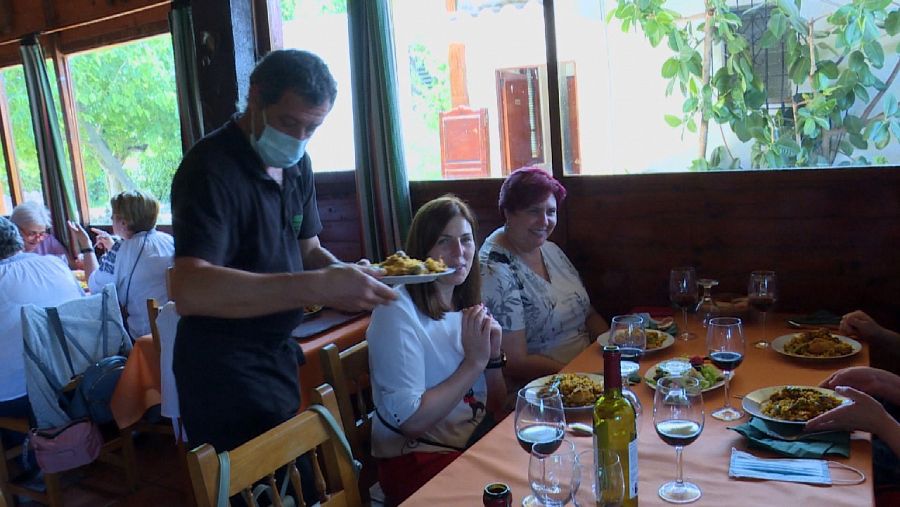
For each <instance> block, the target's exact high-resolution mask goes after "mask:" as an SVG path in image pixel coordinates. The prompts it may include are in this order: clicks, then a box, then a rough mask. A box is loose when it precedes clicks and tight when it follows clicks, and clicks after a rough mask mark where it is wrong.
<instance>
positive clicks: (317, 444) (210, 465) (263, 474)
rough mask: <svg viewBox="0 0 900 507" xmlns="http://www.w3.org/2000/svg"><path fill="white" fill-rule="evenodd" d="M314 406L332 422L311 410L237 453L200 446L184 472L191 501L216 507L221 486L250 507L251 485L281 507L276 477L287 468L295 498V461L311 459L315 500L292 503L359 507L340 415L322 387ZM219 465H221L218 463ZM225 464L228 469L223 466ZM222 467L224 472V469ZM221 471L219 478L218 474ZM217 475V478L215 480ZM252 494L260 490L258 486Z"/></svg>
mask: <svg viewBox="0 0 900 507" xmlns="http://www.w3.org/2000/svg"><path fill="white" fill-rule="evenodd" d="M316 393H317V394H316V396H315V397H314V401H315V402H317V403H318V404H319V405H315V406H324V408H325V409H327V410H326V411H327V412H328V413H329V414H331V417H332V418H333V421H332V424H334V427H333V426H332V425H331V424H330V423H329V422H328V420H327V419H326V417H325V416H324V415H322V414H321V413H319V412H318V411H316V409H315V408H313V407H311V408H309V409H307V410H304V411H303V412H301V413H300V414H298V415H296V416H294V417H292V418H291V419H288V420H287V421H285V422H283V423H281V424H280V425H278V426H276V427H275V428H272V429H271V430H269V431H267V432H265V433H263V434H262V435H260V436H258V437H256V438H253V439H252V440H250V441H248V442H246V443H244V444H242V445H240V446H239V447H237V448H236V449H234V450H232V451H230V452H227V453H222V454H223V455H227V458H223V456H220V455H218V454H217V452H216V449H215V448H213V447H212V446H211V445H209V444H203V445H201V446H200V447H198V448H196V449H194V450H193V451H191V452H190V453H189V454H188V467H189V469H190V473H191V482H192V483H193V486H194V496H195V498H196V499H197V505H199V506H200V507H214V506H216V505H217V502H218V496H219V489H220V484H221V486H222V490H223V491H222V493H223V494H224V495H227V497H231V496H234V495H237V494H241V495H242V497H243V498H244V500H245V502H246V503H247V505H252V506H255V505H257V504H256V501H255V499H254V498H255V496H254V494H253V492H252V491H251V488H254V485H256V484H257V483H262V484H263V488H264V489H265V487H264V486H265V485H268V487H269V488H268V494H269V495H270V496H271V497H272V498H273V505H282V503H281V502H282V498H281V495H280V493H279V491H280V490H281V488H279V487H278V486H279V485H278V484H276V479H275V474H276V473H277V472H278V471H279V470H281V469H283V468H284V467H286V466H287V469H288V474H287V475H288V477H287V478H286V479H285V480H290V482H291V485H292V486H293V487H294V491H295V492H297V493H295V494H297V495H298V496H300V493H299V491H301V490H302V488H301V486H300V473H299V472H298V470H297V467H296V465H295V463H294V462H295V460H296V459H297V458H298V457H300V456H302V455H304V454H306V453H312V456H311V458H312V463H313V470H314V473H315V483H316V486H317V490H318V492H319V496H320V498H311V499H304V498H302V496H301V497H300V498H297V499H296V505H299V506H305V505H313V504H315V503H316V502H320V503H319V505H322V506H345V505H346V506H353V507H356V506H360V505H362V501H361V500H360V496H359V489H358V487H357V483H356V471H355V465H354V463H353V460H352V458H353V457H352V456H351V455H350V453H349V447H345V443H342V442H341V438H342V432H341V430H340V424H341V423H340V420H341V419H340V412H339V411H338V408H337V401H336V400H335V398H334V391H333V390H332V389H331V386H329V385H327V384H324V385H322V386H319V387H318V388H317V389H316ZM223 460H224V461H223ZM224 463H227V465H224ZM226 467H227V469H226ZM223 470H224V473H222V472H223ZM220 475H221V477H220ZM255 489H257V490H258V489H259V486H257V487H256V488H255Z"/></svg>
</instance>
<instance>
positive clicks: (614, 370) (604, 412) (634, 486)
mask: <svg viewBox="0 0 900 507" xmlns="http://www.w3.org/2000/svg"><path fill="white" fill-rule="evenodd" d="M621 359H622V357H621V354H620V352H619V347H617V346H615V345H607V346H606V347H603V394H602V395H601V396H600V398H598V399H597V403H596V404H595V405H594V448H595V449H597V450H607V449H608V450H611V451H615V452H616V454H618V455H619V460H620V462H621V463H622V475H624V478H625V501H624V503H622V505H623V506H624V507H636V506H637V504H638V445H637V425H636V420H637V418H636V416H635V412H634V407H633V406H632V405H631V402H629V401H628V400H627V399H625V397H624V396H622V370H621V365H620V363H621ZM595 455H599V453H595ZM597 505H600V503H598V504H597Z"/></svg>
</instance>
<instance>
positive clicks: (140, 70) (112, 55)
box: [68, 34, 182, 224]
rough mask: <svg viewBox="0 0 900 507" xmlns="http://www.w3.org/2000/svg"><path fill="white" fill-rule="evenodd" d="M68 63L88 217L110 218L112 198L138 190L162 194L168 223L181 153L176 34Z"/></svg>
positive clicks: (86, 54) (94, 220)
mask: <svg viewBox="0 0 900 507" xmlns="http://www.w3.org/2000/svg"><path fill="white" fill-rule="evenodd" d="M68 62H69V68H70V71H71V76H72V88H73V95H74V99H75V104H76V119H77V123H78V129H79V138H80V142H81V146H80V155H81V157H82V161H83V168H84V179H85V185H86V187H87V197H88V205H89V208H90V213H89V215H90V222H91V223H99V224H109V223H111V217H110V215H109V213H110V210H109V199H110V197H112V196H113V195H115V194H117V193H119V192H121V191H123V190H128V189H132V188H136V189H140V190H143V191H146V192H149V193H150V194H152V195H153V196H154V197H156V198H157V199H159V201H160V205H161V206H160V208H161V209H160V217H159V223H162V224H168V223H171V207H170V200H169V191H170V186H171V184H172V176H173V175H174V174H175V170H176V169H177V168H178V164H179V163H180V162H181V157H182V151H181V150H182V148H181V137H180V132H181V130H180V125H179V121H178V107H177V103H176V95H175V67H174V66H175V64H174V57H173V55H172V38H171V35H169V34H164V35H158V36H154V37H148V38H145V39H139V40H135V41H132V42H128V43H125V44H121V45H117V46H111V47H104V48H100V49H96V50H91V51H86V52H83V53H76V54H72V55H70V56H68Z"/></svg>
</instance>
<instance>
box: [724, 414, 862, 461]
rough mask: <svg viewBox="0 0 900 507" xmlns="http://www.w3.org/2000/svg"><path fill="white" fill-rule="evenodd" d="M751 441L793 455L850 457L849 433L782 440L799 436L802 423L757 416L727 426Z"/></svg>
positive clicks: (785, 454) (829, 433)
mask: <svg viewBox="0 0 900 507" xmlns="http://www.w3.org/2000/svg"><path fill="white" fill-rule="evenodd" d="M728 429H730V430H734V431H736V432H738V433H740V434H741V435H744V436H745V437H747V439H748V440H750V444H751V446H752V447H756V448H760V449H766V450H769V451H774V452H777V453H778V454H782V455H784V456H791V457H794V458H822V457H824V456H825V455H826V454H836V455H838V456H843V457H845V458H849V457H850V432H848V431H829V432H827V433H815V434H810V435H808V436H806V437H803V438H800V439H797V440H785V438H788V439H790V438H792V437H796V436H797V435H800V434H801V433H802V431H803V426H801V425H799V424H796V425H795V424H780V423H776V422H771V421H766V420H764V419H760V418H758V417H752V418H750V422H747V423H744V424H742V425H740V426H734V427H729V428H728Z"/></svg>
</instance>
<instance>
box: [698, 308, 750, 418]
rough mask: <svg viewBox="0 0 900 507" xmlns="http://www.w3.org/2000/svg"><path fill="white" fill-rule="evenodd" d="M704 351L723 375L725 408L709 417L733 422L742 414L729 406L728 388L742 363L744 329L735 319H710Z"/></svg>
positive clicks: (739, 321) (738, 320) (742, 414)
mask: <svg viewBox="0 0 900 507" xmlns="http://www.w3.org/2000/svg"><path fill="white" fill-rule="evenodd" d="M706 349H707V350H708V351H709V359H710V361H712V363H713V364H714V365H716V366H717V367H718V368H719V369H721V370H722V372H723V373H724V374H725V406H723V407H722V408H720V409H718V410H716V411H715V412H713V413H712V414H710V415H711V416H713V417H715V418H716V419H719V420H721V421H734V420H736V419H740V418H741V417H743V416H744V413H743V412H741V411H740V410H738V409H736V408H733V407H732V406H731V401H730V400H731V397H730V396H729V395H728V386H729V384H730V383H731V376H732V374H733V371H734V369H735V368H737V367H738V366H740V365H741V362H743V361H744V327H743V324H742V323H741V319H738V318H736V317H716V318H714V319H710V321H709V326H708V327H707V328H706Z"/></svg>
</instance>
